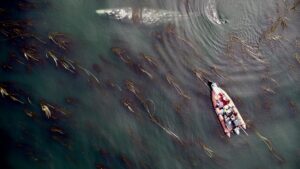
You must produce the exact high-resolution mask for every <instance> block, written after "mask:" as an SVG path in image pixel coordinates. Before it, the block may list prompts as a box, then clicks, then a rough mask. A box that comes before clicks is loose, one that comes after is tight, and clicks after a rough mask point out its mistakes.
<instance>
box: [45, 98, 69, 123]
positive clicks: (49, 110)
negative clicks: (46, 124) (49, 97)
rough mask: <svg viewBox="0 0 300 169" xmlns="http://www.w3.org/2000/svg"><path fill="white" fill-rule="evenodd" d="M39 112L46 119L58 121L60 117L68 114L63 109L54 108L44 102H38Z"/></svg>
mask: <svg viewBox="0 0 300 169" xmlns="http://www.w3.org/2000/svg"><path fill="white" fill-rule="evenodd" d="M40 107H41V110H42V111H43V112H44V113H45V116H46V117H47V118H48V119H50V118H51V119H58V118H60V117H66V116H67V115H68V114H69V113H67V112H66V111H64V110H63V109H61V108H59V107H57V106H54V105H52V104H50V103H47V102H46V101H41V102H40Z"/></svg>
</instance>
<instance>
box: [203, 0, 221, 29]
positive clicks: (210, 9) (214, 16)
mask: <svg viewBox="0 0 300 169" xmlns="http://www.w3.org/2000/svg"><path fill="white" fill-rule="evenodd" d="M204 10H205V15H206V16H207V18H208V20H210V21H211V22H212V23H214V24H218V25H220V24H223V23H225V21H223V20H220V18H219V14H218V11H217V8H216V1H215V0H208V2H207V4H206V5H205V9H204Z"/></svg>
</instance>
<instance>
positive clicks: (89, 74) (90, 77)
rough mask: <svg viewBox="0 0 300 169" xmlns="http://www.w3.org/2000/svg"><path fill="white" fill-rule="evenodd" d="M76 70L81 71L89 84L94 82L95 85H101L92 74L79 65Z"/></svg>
mask: <svg viewBox="0 0 300 169" xmlns="http://www.w3.org/2000/svg"><path fill="white" fill-rule="evenodd" d="M78 68H79V69H80V70H82V71H83V72H84V73H85V74H86V75H87V76H88V77H89V81H90V82H96V83H97V85H101V83H100V80H99V79H98V78H97V77H96V76H95V75H94V74H93V73H92V72H90V71H89V70H87V69H86V68H84V67H82V66H80V65H78Z"/></svg>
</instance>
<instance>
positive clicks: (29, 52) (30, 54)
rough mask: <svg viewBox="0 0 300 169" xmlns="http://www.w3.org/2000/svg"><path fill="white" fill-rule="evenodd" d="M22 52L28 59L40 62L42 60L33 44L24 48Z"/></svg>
mask: <svg viewBox="0 0 300 169" xmlns="http://www.w3.org/2000/svg"><path fill="white" fill-rule="evenodd" d="M22 53H23V55H24V57H25V59H26V60H27V61H33V62H39V61H40V60H41V59H40V58H39V56H38V51H37V49H36V48H35V47H33V46H28V47H25V48H23V49H22Z"/></svg>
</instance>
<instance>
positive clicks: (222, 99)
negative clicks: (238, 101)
mask: <svg viewBox="0 0 300 169" xmlns="http://www.w3.org/2000/svg"><path fill="white" fill-rule="evenodd" d="M219 96H220V101H221V102H222V103H223V106H225V105H227V104H228V103H229V102H230V101H229V100H224V94H222V93H219Z"/></svg>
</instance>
